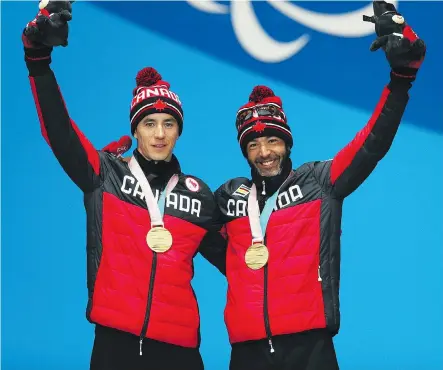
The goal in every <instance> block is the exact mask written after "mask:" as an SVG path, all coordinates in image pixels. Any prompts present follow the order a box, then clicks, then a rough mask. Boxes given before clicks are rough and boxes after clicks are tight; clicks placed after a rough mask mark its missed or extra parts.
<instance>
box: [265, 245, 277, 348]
mask: <svg viewBox="0 0 443 370" xmlns="http://www.w3.org/2000/svg"><path fill="white" fill-rule="evenodd" d="M265 244H266V237H265ZM264 293H265V294H264V302H263V315H264V318H265V330H266V336H267V337H268V343H269V351H270V352H271V353H274V352H275V350H274V346H273V345H272V332H271V325H270V324H269V312H268V265H267V264H266V265H265V267H264Z"/></svg>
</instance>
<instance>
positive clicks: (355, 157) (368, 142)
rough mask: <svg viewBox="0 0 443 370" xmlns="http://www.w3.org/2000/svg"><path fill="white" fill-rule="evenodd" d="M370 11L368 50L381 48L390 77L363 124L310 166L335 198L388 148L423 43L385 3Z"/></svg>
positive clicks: (357, 181)
mask: <svg viewBox="0 0 443 370" xmlns="http://www.w3.org/2000/svg"><path fill="white" fill-rule="evenodd" d="M374 13H375V17H372V18H369V19H371V21H374V22H375V23H376V31H377V35H378V36H379V37H378V38H377V40H375V41H374V42H373V44H372V45H371V50H372V51H375V50H377V49H379V48H382V49H383V50H384V51H385V53H386V57H387V59H388V61H389V63H390V66H391V74H390V75H391V79H390V82H389V84H388V85H387V86H386V87H385V88H384V90H383V93H382V95H381V98H380V100H379V102H378V104H377V106H376V108H375V110H374V112H373V114H372V116H371V118H370V119H369V121H368V123H367V124H366V126H365V127H364V128H363V129H362V130H361V131H360V132H359V133H358V134H357V135H356V136H355V137H354V139H353V140H352V141H351V142H350V143H349V144H348V145H346V146H345V147H344V148H343V149H342V150H341V151H339V152H338V154H337V155H336V156H335V157H334V159H333V160H332V161H326V162H319V163H317V164H316V165H315V174H316V176H317V179H318V180H319V181H320V182H321V183H322V185H324V186H325V187H326V188H328V189H330V190H331V191H332V193H333V194H334V195H335V196H337V197H340V198H344V197H346V196H347V195H349V194H351V193H352V192H353V191H354V190H355V189H357V188H358V187H359V186H360V185H361V184H362V183H363V182H364V181H365V179H366V178H367V177H368V176H369V175H370V174H371V172H372V171H373V170H374V169H375V167H376V166H377V163H378V162H379V161H380V160H381V159H382V158H383V157H384V156H385V155H386V153H387V152H388V150H389V149H390V147H391V145H392V142H393V140H394V137H395V134H396V133H397V130H398V127H399V125H400V122H401V119H402V117H403V113H404V111H405V109H406V105H407V103H408V101H409V89H410V88H411V87H412V83H413V81H414V80H415V78H416V74H417V71H418V68H419V67H420V65H421V63H422V61H423V59H424V56H425V52H426V47H425V44H424V42H423V41H422V40H421V39H419V38H418V36H417V35H416V34H415V32H414V31H412V29H411V28H410V27H409V26H407V25H406V23H405V21H404V19H403V17H401V16H400V15H399V14H398V13H397V12H396V10H395V7H393V6H392V5H391V4H388V3H386V2H374ZM378 13H379V14H378Z"/></svg>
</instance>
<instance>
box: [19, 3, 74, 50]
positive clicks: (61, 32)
mask: <svg viewBox="0 0 443 370" xmlns="http://www.w3.org/2000/svg"><path fill="white" fill-rule="evenodd" d="M72 3H73V1H48V0H42V1H40V4H39V8H40V11H39V12H38V13H37V16H36V17H35V18H34V19H33V20H32V21H30V22H29V23H28V24H27V25H26V27H25V29H24V30H23V35H22V40H23V45H24V46H25V50H26V49H34V50H35V49H46V50H47V51H49V52H50V51H51V50H52V48H53V47H54V46H63V47H65V46H67V45H68V32H69V27H68V22H69V21H70V20H71V19H72ZM35 57H37V58H38V57H39V56H38V55H37V56H35Z"/></svg>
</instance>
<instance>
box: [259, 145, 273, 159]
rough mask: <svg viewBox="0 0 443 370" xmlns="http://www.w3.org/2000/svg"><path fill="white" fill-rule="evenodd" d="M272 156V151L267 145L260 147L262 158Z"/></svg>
mask: <svg viewBox="0 0 443 370" xmlns="http://www.w3.org/2000/svg"><path fill="white" fill-rule="evenodd" d="M270 154H271V151H270V150H269V148H268V147H267V145H266V144H262V145H260V156H261V157H263V158H266V157H267V156H269V155H270Z"/></svg>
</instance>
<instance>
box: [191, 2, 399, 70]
mask: <svg viewBox="0 0 443 370" xmlns="http://www.w3.org/2000/svg"><path fill="white" fill-rule="evenodd" d="M187 2H188V3H189V4H190V5H191V6H193V7H194V8H196V9H198V10H201V11H203V12H206V13H211V14H229V13H230V16H231V23H232V27H233V29H234V32H235V35H236V37H237V40H238V42H239V44H240V45H241V46H242V48H243V49H244V50H245V51H246V52H247V53H248V54H249V55H251V56H252V57H253V58H255V59H257V60H259V61H261V62H264V63H278V62H282V61H284V60H287V59H289V58H291V57H292V56H294V55H295V54H297V53H298V52H299V51H300V50H302V49H303V48H304V47H305V46H306V45H307V44H308V43H309V42H310V40H311V36H310V35H309V33H304V34H302V35H300V36H299V37H297V38H296V39H295V40H293V41H289V42H280V41H278V40H275V39H274V38H272V37H271V36H269V34H268V33H267V32H266V30H265V29H264V28H263V27H262V25H261V24H260V21H259V19H258V17H257V15H256V14H255V12H254V7H253V1H252V0H232V1H231V2H230V6H228V5H226V4H220V3H217V2H215V1H214V0H187ZM267 2H268V3H269V4H270V5H271V6H272V7H273V8H274V9H276V10H278V11H279V12H280V13H282V14H284V15H285V16H287V17H288V18H290V19H292V20H294V21H295V22H297V23H299V24H301V25H303V26H305V27H308V28H311V29H312V30H314V31H317V32H322V33H325V34H328V35H331V36H335V37H346V38H357V37H364V36H368V35H370V34H371V33H374V25H373V24H371V23H369V22H363V21H362V16H363V15H371V14H372V13H373V9H372V3H370V4H368V5H366V6H364V7H363V8H360V9H357V10H353V11H349V12H345V13H338V14H337V13H335V14H328V13H319V12H315V11H312V10H307V9H304V8H303V7H301V6H299V5H296V4H293V3H291V2H289V1H287V0H279V1H272V0H267ZM391 3H392V4H393V5H395V6H396V7H397V9H398V1H391Z"/></svg>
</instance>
